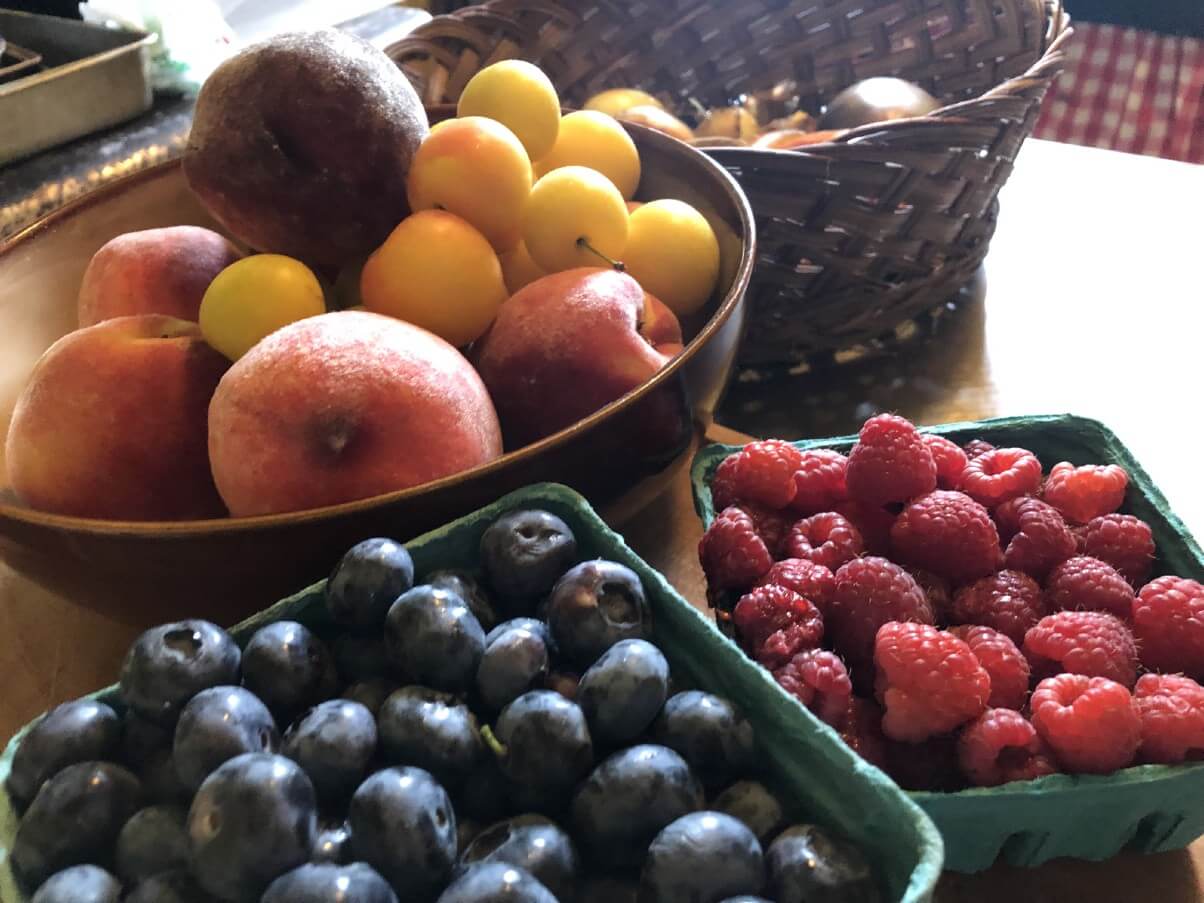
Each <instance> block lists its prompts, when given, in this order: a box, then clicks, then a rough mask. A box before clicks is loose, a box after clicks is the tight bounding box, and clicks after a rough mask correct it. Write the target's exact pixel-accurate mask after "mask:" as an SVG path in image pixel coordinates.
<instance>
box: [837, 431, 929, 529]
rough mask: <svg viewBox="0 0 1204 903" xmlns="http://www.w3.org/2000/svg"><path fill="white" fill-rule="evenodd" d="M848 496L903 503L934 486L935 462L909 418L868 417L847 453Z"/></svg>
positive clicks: (872, 502) (871, 501)
mask: <svg viewBox="0 0 1204 903" xmlns="http://www.w3.org/2000/svg"><path fill="white" fill-rule="evenodd" d="M845 479H846V482H847V484H848V487H849V496H850V497H851V498H854V499H857V500H858V501H862V502H865V503H866V504H868V505H878V506H881V505H886V504H889V503H890V502H906V501H907V500H908V499H911V498H915V497H916V496H917V495H923V494H924V493H925V492H931V491H932V490H933V489H935V488H936V462H935V461H934V460H933V459H932V452H930V451H929V450H928V446H927V445H926V444H925V443H924V438H923V437H922V436H921V435H920V434H919V433H918V432H916V428H915V426H914V425H913V424H912V423H911V421H909V420H904V419H903V418H902V417H897V416H895V415H894V414H879V415H878V416H877V417H871V418H870V419H869V420H867V421H866V422H865V424H864V425H863V426H862V427H861V433H860V435H859V436H858V439H857V444H856V445H854V446H853V450H852V451H851V452H849V466H848V468H847V470H846V474H845Z"/></svg>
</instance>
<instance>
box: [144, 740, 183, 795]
mask: <svg viewBox="0 0 1204 903" xmlns="http://www.w3.org/2000/svg"><path fill="white" fill-rule="evenodd" d="M138 777H139V779H140V780H141V781H142V790H143V793H144V794H145V796H146V801H147V802H148V803H162V804H164V805H170V804H173V803H177V804H180V805H184V806H187V805H188V803H189V802H190V801H191V800H192V788H191V787H185V786H184V782H183V781H181V780H180V775H179V773H178V772H177V771H176V760H175V759H174V758H173V757H172V754H171V750H170V749H166V750H163V751H162V752H160V753H158V754H157V755H156V756H155V757H154V758H153V759H151V760H150V761H149V762H148V763H146V765H144V766H143V767H142V768H141V769H140V770H139V771H138Z"/></svg>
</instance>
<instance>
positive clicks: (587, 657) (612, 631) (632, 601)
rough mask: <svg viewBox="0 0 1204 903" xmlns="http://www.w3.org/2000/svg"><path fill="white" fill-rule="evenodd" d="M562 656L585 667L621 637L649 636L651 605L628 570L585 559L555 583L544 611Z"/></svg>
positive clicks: (613, 563)
mask: <svg viewBox="0 0 1204 903" xmlns="http://www.w3.org/2000/svg"><path fill="white" fill-rule="evenodd" d="M546 617H547V619H548V627H549V628H550V629H551V631H552V640H553V642H555V643H556V648H557V649H558V650H559V651H560V654H561V655H563V656H564V658H565V659H566V660H567V661H569V662H571V663H572V664H574V665H576V666H578V667H580V668H588V667H589V666H590V665H592V664H593V663H594V662H595V661H597V660H598V657H599V656H600V655H602V653H603V652H605V651H606V650H607V649H609V648H610V647H611V646H613V645H614V644H615V643H617V642H619V640H647V639H651V638H652V608H651V607H650V606H649V605H648V599H647V597H646V596H645V595H644V586H643V584H641V583H640V578H639V576H637V575H636V573H635V571H633V570H631V568H628V567H625V566H623V565H621V564H617V563H616V562H613V561H602V560H598V561H583V562H582V563H581V564H579V565H577V566H576V567H574V568H573V569H572V570H570V571H569V572H568V573H566V574H565V575H564V576H563V577H561V578H560V579H559V580H557V581H556V586H555V587H554V588H553V589H552V595H551V596H550V597H549V598H548V607H547V612H546Z"/></svg>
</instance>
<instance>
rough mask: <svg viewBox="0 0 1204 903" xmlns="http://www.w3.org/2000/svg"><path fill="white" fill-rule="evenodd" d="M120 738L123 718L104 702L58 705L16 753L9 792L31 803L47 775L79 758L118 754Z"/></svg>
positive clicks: (22, 804)
mask: <svg viewBox="0 0 1204 903" xmlns="http://www.w3.org/2000/svg"><path fill="white" fill-rule="evenodd" d="M120 741H121V721H120V719H118V717H117V713H116V712H114V711H113V710H112V709H111V708H109V707H108V706H107V705H105V704H104V703H103V702H97V701H95V700H93V699H77V700H75V701H74V702H65V703H63V704H62V705H60V706H56V707H55V708H53V709H51V710H50V711H49V712H47V713H46V714H45V716H43V717H42V718H40V719H39V720H38V722H37V723H36V724H34V726H33V727H32V728H30V729H29V733H27V734H26V735H25V736H24V737H23V738H22V739H21V742H20V743H19V744H18V746H17V750H16V752H15V753H13V759H12V771H11V772H10V773H9V775H8V790H9V793H11V794H12V795H13V799H14V800H15V801H16V803H17V805H18V806H20V807H22V808H23V807H25V806H28V805H29V803H30V801H31V800H32V799H33V798H34V796H35V795H36V794H37V792H38V789H39V788H40V787H41V786H42V785H43V784H44V783H46V780H47V779H48V778H50V777H51V776H53V775H54V774H56V773H58V772H59V771H62V770H63V769H64V768H66V767H67V766H68V765H74V764H75V763H76V762H89V761H97V760H101V759H112V758H115V753H116V751H117V748H118V744H119V743H120Z"/></svg>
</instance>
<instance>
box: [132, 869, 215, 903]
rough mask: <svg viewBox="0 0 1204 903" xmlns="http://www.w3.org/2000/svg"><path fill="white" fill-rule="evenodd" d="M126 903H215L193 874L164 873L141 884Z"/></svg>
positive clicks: (183, 872) (179, 872)
mask: <svg viewBox="0 0 1204 903" xmlns="http://www.w3.org/2000/svg"><path fill="white" fill-rule="evenodd" d="M125 903H214V898H213V897H211V896H209V894H207V893H206V892H205V891H203V890H201V886H200V885H199V884H197V881H196V879H195V878H194V877H192V873H191V872H187V871H183V870H178V871H174V872H163V873H161V874H158V875H155V876H154V877H152V878H147V879H146V880H145V881H142V882H140V883H139V884H138V885H137V886H136V887H135V888H134V889H133V891H132V892H131V893H130V895H129V896H128V897H126V898H125Z"/></svg>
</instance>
